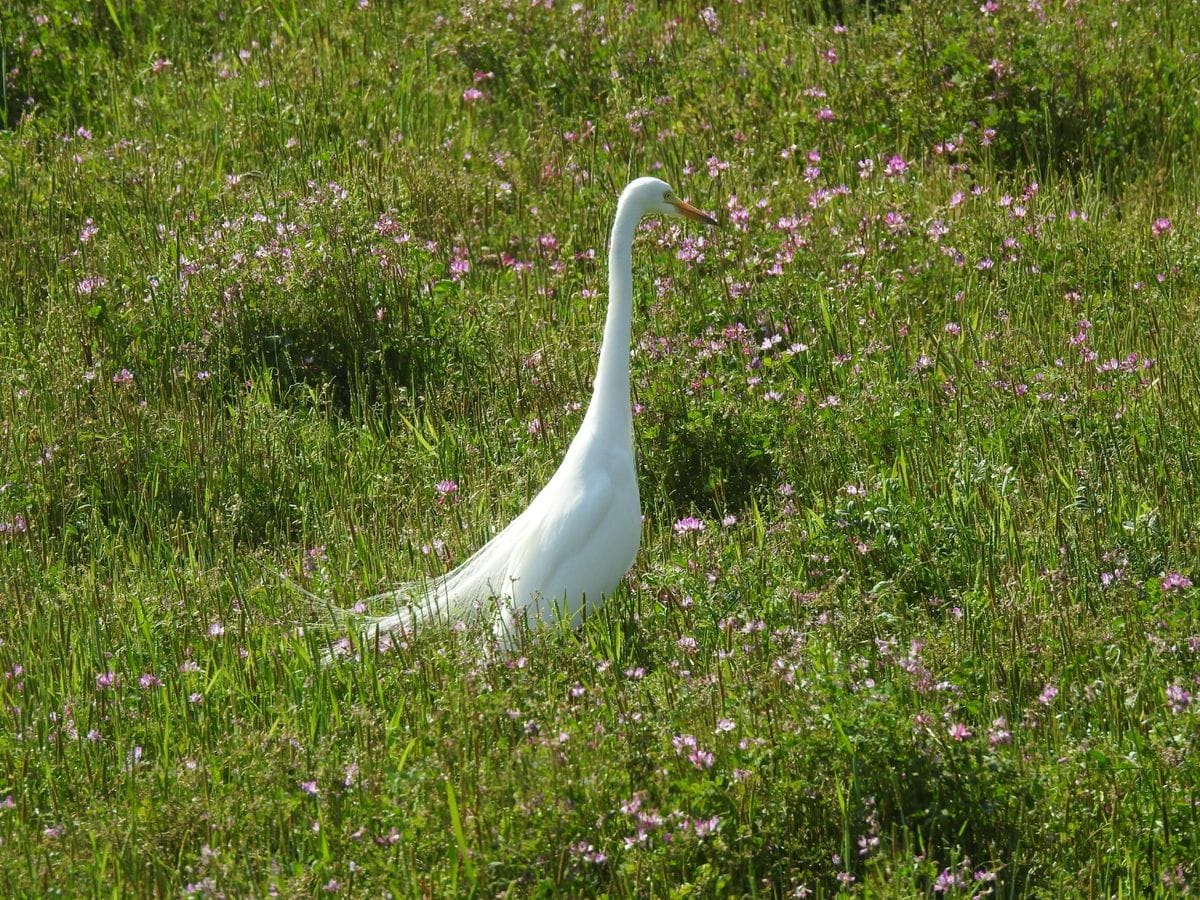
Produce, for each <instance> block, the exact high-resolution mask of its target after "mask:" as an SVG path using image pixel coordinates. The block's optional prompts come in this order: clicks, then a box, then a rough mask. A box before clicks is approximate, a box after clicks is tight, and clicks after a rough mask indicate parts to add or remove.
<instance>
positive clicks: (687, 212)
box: [670, 200, 717, 225]
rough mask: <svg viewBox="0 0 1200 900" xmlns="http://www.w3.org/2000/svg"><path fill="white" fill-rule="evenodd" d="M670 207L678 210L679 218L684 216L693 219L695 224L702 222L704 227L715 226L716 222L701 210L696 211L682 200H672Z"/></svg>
mask: <svg viewBox="0 0 1200 900" xmlns="http://www.w3.org/2000/svg"><path fill="white" fill-rule="evenodd" d="M670 203H671V205H672V206H674V207H675V208H676V209H677V210H679V214H680V215H681V216H686V217H687V218H689V219H695V220H696V221H697V222H703V223H704V224H705V225H716V224H717V220H716V219H714V218H713V217H712V216H710V215H709V214H708V213H706V212H703V211H702V210H699V209H696V207H694V206H692V204H690V203H685V202H684V201H683V200H672V201H670Z"/></svg>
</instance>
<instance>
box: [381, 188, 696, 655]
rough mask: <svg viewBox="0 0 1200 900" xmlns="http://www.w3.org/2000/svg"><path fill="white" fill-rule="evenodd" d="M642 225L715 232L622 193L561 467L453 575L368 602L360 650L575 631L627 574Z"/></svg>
mask: <svg viewBox="0 0 1200 900" xmlns="http://www.w3.org/2000/svg"><path fill="white" fill-rule="evenodd" d="M648 215H651V216H653V215H667V216H678V215H682V216H686V217H688V218H691V219H695V220H697V221H701V222H706V223H708V224H711V225H715V224H716V220H715V219H713V218H712V217H710V216H708V215H706V214H705V213H703V212H701V211H700V210H698V209H696V208H695V207H694V206H691V205H690V204H688V203H685V202H684V201H682V200H680V199H679V198H677V197H676V196H675V194H674V192H673V191H672V190H671V188H670V187H669V186H668V185H667V184H666V183H665V182H663V181H660V180H659V179H657V178H638V179H636V180H634V181H631V182H630V183H629V185H628V186H627V187H626V188H625V190H624V191H622V192H621V197H620V199H619V200H618V201H617V213H616V217H615V219H614V221H613V227H612V235H611V237H610V240H609V250H608V278H609V288H608V315H607V319H606V321H605V325H604V340H603V343H602V344H601V347H600V361H599V363H598V365H597V368H596V381H595V386H594V388H593V391H592V399H591V402H590V403H589V404H588V408H587V413H586V414H585V416H584V419H583V423H582V424H581V425H580V428H579V432H578V433H577V434H576V435H575V438H574V440H572V441H571V445H570V447H568V448H567V452H566V456H565V457H564V458H563V461H562V464H561V465H560V466H559V467H558V471H556V472H555V473H554V475H553V476H552V477H551V479H550V481H549V483H547V484H546V486H545V487H544V488H542V490H541V491H540V492H539V493H538V495H537V496H536V497H534V498H533V500H532V502H530V504H529V506H528V507H527V508H526V509H525V511H524V512H522V513H521V514H520V515H519V516H517V517H516V518H515V519H513V521H512V522H510V523H509V524H508V526H507V527H506V528H505V529H504V530H503V531H501V532H500V533H499V534H497V535H496V536H495V537H494V538H492V539H491V540H490V541H488V542H487V543H486V544H485V545H484V546H483V547H481V548H480V549H479V550H477V551H476V552H475V553H474V554H473V555H472V556H471V557H470V558H468V559H467V560H466V561H465V562H463V563H462V564H461V565H460V566H458V567H457V568H455V569H454V570H453V571H451V572H448V573H447V574H446V575H443V576H441V577H440V578H438V579H435V580H433V581H432V582H428V583H422V582H412V583H409V584H404V585H401V586H400V587H398V588H396V589H395V590H392V591H389V592H388V593H386V594H380V595H379V596H377V597H372V598H370V599H369V600H368V601H367V602H368V603H370V602H372V601H380V600H384V599H389V600H392V601H393V603H394V604H395V607H396V611H395V612H394V613H392V614H391V615H387V616H383V617H379V618H368V619H365V620H364V622H365V627H364V631H363V637H364V639H365V641H366V642H367V643H368V644H369V643H374V642H376V641H383V640H388V639H390V636H391V635H393V634H396V633H400V634H405V633H410V632H411V631H412V630H413V629H415V628H419V627H420V626H421V625H422V624H424V623H426V622H429V621H431V620H434V619H437V620H441V621H457V620H459V619H464V618H467V617H470V616H472V615H475V611H476V609H482V610H483V611H484V612H485V613H486V612H487V610H488V609H489V608H491V609H494V610H495V614H496V615H495V622H494V630H495V633H496V636H497V638H498V639H499V642H500V645H501V646H502V647H503V648H505V649H509V648H511V646H512V643H513V640H514V638H515V636H516V634H517V633H518V629H519V622H520V620H521V618H522V617H526V616H527V617H528V620H529V622H530V623H533V622H535V621H537V620H550V619H552V618H553V617H554V616H555V615H556V614H557V613H558V612H559V611H561V612H564V613H565V614H566V615H567V616H569V617H570V619H571V621H572V623H573V624H576V625H577V624H578V623H579V622H580V620H581V619H582V618H583V613H584V610H585V609H586V608H592V609H595V608H596V607H598V606H599V605H600V604H601V603H603V601H604V600H605V598H607V597H608V596H609V595H610V594H611V593H612V592H613V590H614V589H615V588H616V587H617V585H618V584H619V583H620V581H621V579H622V578H623V577H624V576H625V573H626V572H628V571H629V568H630V566H632V565H633V560H634V557H635V556H636V555H637V550H638V544H639V542H640V539H641V527H642V526H641V507H640V503H639V498H638V483H637V471H636V468H635V466H634V453H633V417H632V411H631V409H630V393H629V342H630V329H631V325H632V318H633V264H632V255H633V238H634V233H635V231H636V229H637V224H638V222H639V220H641V219H642V218H643V217H644V216H648Z"/></svg>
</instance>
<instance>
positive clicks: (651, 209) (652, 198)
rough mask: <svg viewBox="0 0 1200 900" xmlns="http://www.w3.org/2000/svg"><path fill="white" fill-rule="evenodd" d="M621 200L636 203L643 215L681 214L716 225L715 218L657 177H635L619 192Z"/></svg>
mask: <svg viewBox="0 0 1200 900" xmlns="http://www.w3.org/2000/svg"><path fill="white" fill-rule="evenodd" d="M621 202H622V203H625V202H633V203H636V204H638V206H640V207H641V209H642V210H643V212H642V215H645V216H683V217H684V218H687V219H694V220H695V221H697V222H703V223H704V224H706V225H716V224H717V220H716V219H714V218H713V217H712V216H710V215H708V213H706V212H703V211H701V210H699V209H696V207H694V206H692V204H690V203H688V202H686V201H685V200H683V199H681V198H680V197H678V196H676V194H675V191H673V190H672V189H671V186H670V185H669V184H667V183H666V182H665V181H662V180H660V179H658V178H637V179H635V180H633V181H631V182H629V186H628V187H626V188H625V190H624V191H623V192H622V193H621Z"/></svg>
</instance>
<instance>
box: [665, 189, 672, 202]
mask: <svg viewBox="0 0 1200 900" xmlns="http://www.w3.org/2000/svg"><path fill="white" fill-rule="evenodd" d="M663 200H665V201H666V202H668V203H670V202H671V192H670V191H663Z"/></svg>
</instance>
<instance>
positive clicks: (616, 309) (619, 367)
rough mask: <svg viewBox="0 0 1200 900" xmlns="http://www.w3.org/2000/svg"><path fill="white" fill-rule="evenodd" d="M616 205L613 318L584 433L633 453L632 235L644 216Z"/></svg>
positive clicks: (610, 311) (610, 269) (610, 268)
mask: <svg viewBox="0 0 1200 900" xmlns="http://www.w3.org/2000/svg"><path fill="white" fill-rule="evenodd" d="M624 201H625V198H622V200H621V201H619V202H618V203H617V215H616V218H615V219H614V221H613V227H612V235H611V236H610V237H609V241H608V317H607V319H605V322H604V342H603V343H602V344H601V346H600V362H599V364H598V365H597V367H596V383H595V387H594V388H593V390H592V402H591V403H590V404H588V409H587V413H586V415H585V416H584V420H583V427H582V428H581V429H580V431H581V433H583V432H587V433H589V434H591V435H596V436H602V437H603V438H604V440H605V442H606V443H607V442H612V443H617V442H620V443H621V444H623V445H624V446H627V447H628V448H629V449H630V450H631V451H632V449H633V412H632V410H631V409H630V397H629V340H630V330H631V328H632V327H633V235H634V232H635V231H636V230H637V223H638V219H639V218H641V212H640V210H638V209H635V208H634V207H633V205H632V204H630V203H628V202H624Z"/></svg>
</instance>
